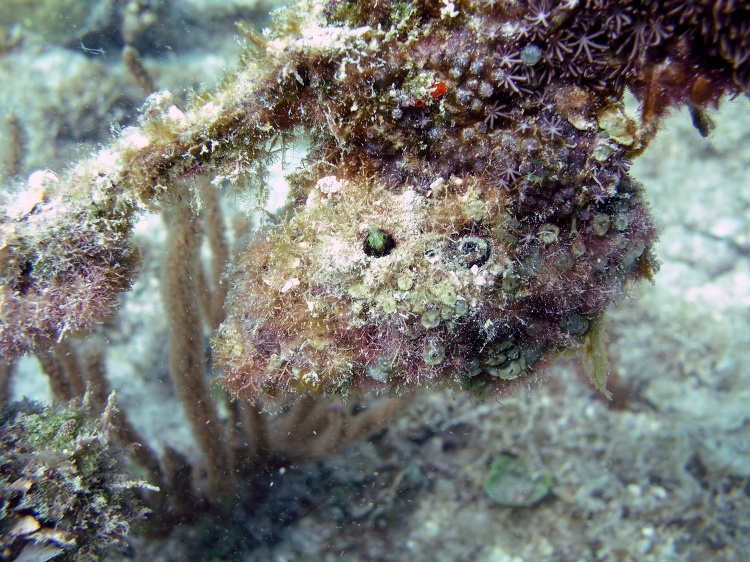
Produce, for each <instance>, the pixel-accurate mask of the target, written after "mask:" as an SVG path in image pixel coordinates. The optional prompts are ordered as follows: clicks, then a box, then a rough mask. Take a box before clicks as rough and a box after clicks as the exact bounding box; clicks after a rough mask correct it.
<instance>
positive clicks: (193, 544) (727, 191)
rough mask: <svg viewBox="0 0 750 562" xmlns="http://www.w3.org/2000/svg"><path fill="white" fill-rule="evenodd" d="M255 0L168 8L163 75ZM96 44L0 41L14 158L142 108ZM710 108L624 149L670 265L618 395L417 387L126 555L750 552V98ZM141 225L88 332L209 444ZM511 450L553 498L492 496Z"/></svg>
mask: <svg viewBox="0 0 750 562" xmlns="http://www.w3.org/2000/svg"><path fill="white" fill-rule="evenodd" d="M230 4H231V6H232V7H231V9H230V8H228V6H229V5H230ZM249 5H250V3H249V2H248V3H246V2H240V1H235V2H232V3H228V2H227V3H221V2H202V1H200V0H190V2H182V3H180V2H175V3H174V4H173V6H172V8H169V9H166V11H165V12H164V13H162V14H160V16H159V17H160V18H162V19H161V20H160V21H159V22H158V23H157V25H156V26H155V27H154V28H152V29H151V30H150V31H149V32H148V33H149V34H150V35H149V36H148V37H147V39H148V40H147V41H144V45H146V48H144V56H145V60H146V66H147V67H148V69H149V71H150V72H151V74H152V75H153V77H154V80H155V82H156V85H157V87H158V88H169V89H170V90H172V91H173V92H175V95H176V97H178V98H179V97H181V94H180V92H183V91H184V89H185V88H193V87H198V86H199V85H200V84H202V83H206V84H211V83H213V81H214V80H215V79H216V77H217V76H219V75H220V73H221V68H222V67H223V65H224V64H225V63H230V64H232V63H233V60H234V59H235V57H236V55H237V52H238V51H239V47H238V45H237V41H236V40H235V38H234V32H233V26H232V21H233V19H238V18H245V19H252V18H255V17H257V16H258V14H259V13H262V12H263V10H264V9H265V8H263V7H261V8H260V9H259V11H258V12H255V11H253V10H252V9H250V8H248V7H247V6H249ZM235 8H236V9H235ZM170 10H171V11H170ZM196 15H197V17H196ZM180 17H184V19H180ZM182 25H184V26H185V28H186V30H187V32H186V33H185V34H184V35H183V34H179V33H177V34H175V32H174V30H175V29H179V28H180V26H182ZM159 33H162V35H163V37H162V39H155V37H158V36H159ZM105 51H107V52H104V53H92V52H89V53H88V54H86V53H84V52H83V51H82V49H81V45H79V44H76V43H75V42H73V43H69V44H68V46H63V45H60V44H46V45H45V44H41V43H40V42H39V41H38V40H37V39H35V38H34V37H33V33H32V34H28V35H25V36H24V38H23V41H22V42H21V43H20V45H18V46H16V47H13V48H11V49H9V50H7V52H5V53H4V54H0V113H1V114H2V115H0V117H2V118H5V117H6V115H9V114H12V115H13V116H14V119H15V123H17V124H18V125H17V126H16V125H13V126H9V122H8V121H7V120H6V121H5V123H4V124H3V125H1V126H0V132H1V133H2V137H0V141H1V142H0V150H2V151H3V152H2V154H3V161H4V162H5V163H6V165H7V162H8V161H9V160H8V158H9V156H8V154H9V151H10V150H13V142H15V141H14V139H18V138H22V139H23V146H24V149H23V151H22V154H23V159H22V162H21V164H20V167H19V169H18V171H19V173H21V174H28V173H29V172H31V171H33V170H35V169H39V168H50V169H62V167H63V166H64V164H65V162H69V161H72V160H75V159H76V158H78V157H81V156H82V155H85V154H87V153H88V152H90V151H91V150H93V149H95V148H96V147H97V145H98V143H104V142H106V140H107V138H109V135H110V133H109V129H110V125H111V124H112V123H113V122H114V121H117V122H119V123H120V124H123V125H124V124H127V123H129V122H132V120H133V119H134V117H135V115H136V114H135V108H137V107H138V105H139V104H140V103H141V100H142V95H141V93H140V91H139V89H138V87H137V86H136V85H135V83H134V82H133V80H132V78H131V77H130V76H129V75H128V73H127V72H126V71H125V70H124V69H123V67H122V65H121V63H120V60H119V57H118V54H117V51H116V49H115V50H114V52H113V51H112V50H111V49H110V50H108V49H105ZM712 116H713V117H714V119H715V121H716V123H717V125H718V126H717V129H716V131H715V133H714V134H713V135H712V136H711V137H710V138H709V139H703V138H701V137H700V136H699V134H698V132H697V131H696V130H695V129H694V128H693V127H692V125H691V122H690V118H689V116H688V114H687V112H686V111H680V112H678V113H675V114H674V115H673V116H671V117H670V118H669V119H668V120H667V121H666V122H665V124H664V127H663V130H662V131H661V133H660V135H659V136H658V138H657V140H656V141H655V142H654V143H653V144H652V146H650V147H649V149H648V150H647V152H646V154H645V155H644V156H642V157H641V158H639V159H638V160H637V161H636V163H635V164H634V166H633V168H632V176H634V177H635V178H636V179H638V180H640V181H642V182H643V183H644V184H645V185H646V187H647V192H648V199H650V201H651V202H652V205H653V211H654V215H655V216H656V217H657V219H658V222H659V223H660V224H661V225H662V227H663V233H662V235H661V240H660V242H659V244H658V247H657V254H658V256H659V258H660V260H661V261H662V266H661V271H660V272H659V274H658V275H657V276H656V281H655V284H654V285H648V284H646V285H643V286H639V287H637V288H636V289H635V290H633V291H632V295H631V296H630V297H629V298H627V299H626V300H624V301H623V302H621V303H619V304H618V305H617V306H615V307H613V308H612V309H611V311H610V313H609V323H608V333H609V335H610V350H611V355H612V360H613V366H614V369H615V370H616V371H617V373H618V375H619V380H618V381H616V383H617V384H616V388H614V390H615V394H616V403H615V405H610V404H607V403H606V401H604V400H602V399H601V397H600V396H598V395H597V393H596V391H595V390H594V389H593V388H592V387H591V386H590V385H589V384H588V382H587V381H585V380H584V379H583V378H582V377H581V376H580V375H579V373H578V369H577V368H576V366H575V363H572V362H571V363H561V364H558V365H557V366H556V367H554V368H553V369H552V371H551V373H550V380H549V381H547V382H546V384H544V385H542V386H541V387H540V388H536V387H534V388H532V389H530V391H529V392H526V393H522V394H520V395H518V396H516V397H515V398H512V399H508V400H504V401H503V402H501V403H498V402H495V401H489V402H484V403H482V402H479V403H477V402H476V401H471V400H469V399H468V398H467V397H465V396H453V395H450V394H445V393H440V392H427V391H425V392H422V393H420V394H419V395H418V396H417V397H415V398H414V399H413V400H412V401H411V402H410V403H405V404H404V406H403V413H402V414H401V415H400V416H399V417H398V418H397V419H396V420H395V421H393V422H392V423H391V424H390V425H388V426H387V427H386V428H385V429H383V430H382V431H380V432H379V433H378V434H377V435H376V438H371V439H369V440H366V441H357V442H353V443H351V444H350V445H349V446H348V448H346V450H345V452H343V453H341V454H339V455H337V456H333V457H329V458H324V459H321V460H320V461H317V462H296V461H289V462H288V463H286V464H283V463H282V465H280V466H273V467H267V468H266V469H263V470H261V471H260V472H259V474H258V475H257V479H258V481H260V482H262V485H263V488H264V490H265V491H266V493H265V494H264V495H263V497H262V498H261V499H260V500H259V501H257V502H254V503H253V505H252V506H251V507H249V508H246V509H244V511H243V510H240V509H239V507H238V508H237V511H236V513H235V514H234V517H233V521H225V522H218V523H217V522H211V524H210V525H208V524H205V523H204V524H201V523H197V524H194V525H183V526H182V527H181V528H179V529H177V530H176V531H175V532H174V533H173V534H172V536H171V537H169V538H166V539H158V540H156V539H150V540H145V539H143V538H139V537H138V536H134V537H133V540H132V543H131V545H130V548H129V550H128V552H127V553H126V554H125V555H123V559H125V558H131V559H135V560H154V561H157V560H164V561H167V560H169V561H184V560H248V561H250V560H258V561H269V562H270V561H279V562H281V561H292V560H383V561H386V560H389V561H390V560H414V561H431V562H440V561H453V560H455V561H486V562H490V561H491V562H510V561H513V562H522V561H540V560H550V561H566V562H567V561H571V562H573V561H578V560H581V561H583V560H586V561H588V560H591V561H594V560H654V561H670V560H689V561H696V562H697V561H707V560H717V561H723V560H727V561H730V560H735V561H741V560H750V429H748V427H747V426H748V425H750V408H748V404H750V310H749V307H750V102H748V100H747V99H738V100H735V101H731V102H726V103H725V104H723V107H722V108H721V110H720V111H719V112H714V113H712ZM13 127H16V128H15V131H16V136H14V133H13V131H11V129H12V128H13ZM18 131H20V134H21V135H22V137H18V136H17V134H18ZM137 233H138V234H137V236H138V241H139V244H141V246H142V248H143V253H144V267H143V271H142V274H141V277H140V280H139V282H138V284H137V286H136V287H135V289H134V290H133V291H132V293H131V294H129V295H127V296H125V297H124V298H123V307H122V310H121V312H120V313H119V316H118V319H117V320H116V321H115V322H113V323H111V324H108V325H107V326H105V327H103V328H102V329H101V330H99V332H98V334H97V335H96V337H99V338H102V339H106V340H107V341H108V351H107V353H108V355H107V362H108V370H109V375H110V378H111V380H112V383H113V386H114V387H116V388H117V389H118V390H119V400H120V403H121V404H122V406H123V408H124V409H125V410H126V411H127V412H128V415H129V417H130V419H131V420H132V421H133V423H134V424H135V425H136V426H137V428H138V429H139V430H140V431H141V432H142V433H143V434H144V435H146V436H147V438H148V439H149V440H150V441H151V444H152V445H153V446H154V447H156V448H157V449H158V450H161V448H162V446H163V445H164V444H169V445H171V446H173V447H175V448H177V449H179V450H180V451H182V452H183V453H185V454H186V455H187V456H188V457H189V458H190V459H191V460H192V461H193V462H194V463H198V464H199V463H200V455H199V453H198V452H197V450H196V447H195V444H194V443H193V441H192V438H191V436H190V432H189V428H188V425H187V422H186V419H185V415H184V414H183V412H182V409H181V407H180V405H179V404H178V402H177V400H176V398H175V397H174V393H173V391H172V389H171V386H170V383H169V379H168V375H167V372H166V367H165V365H166V356H165V354H166V352H165V347H166V345H165V339H166V333H167V330H168V326H167V323H166V320H165V319H164V316H163V313H162V312H161V308H160V307H161V304H160V300H159V298H160V281H159V275H158V273H159V261H160V260H159V256H160V252H161V246H162V242H163V236H164V233H163V228H162V226H161V222H160V219H159V218H158V217H146V218H145V219H144V221H143V222H142V223H141V224H140V225H139V227H138V229H137ZM13 384H14V387H13V388H14V394H15V395H16V397H21V396H22V395H30V396H32V397H35V398H39V399H47V400H48V399H49V389H48V386H47V383H46V381H45V379H44V378H43V377H42V376H41V375H40V374H39V370H38V367H37V365H36V362H35V360H33V359H29V358H27V359H24V360H22V361H21V363H20V364H19V366H18V372H17V376H16V378H15V380H14V381H13ZM502 453H512V454H515V455H519V456H521V457H522V458H525V459H526V460H527V462H528V463H529V466H531V467H532V469H533V470H534V471H535V472H536V473H541V472H544V471H546V472H548V473H549V474H550V475H551V478H552V486H551V492H550V494H549V495H548V496H547V498H546V499H545V500H544V501H542V502H541V503H539V504H537V505H535V506H533V507H519V508H510V507H504V506H501V505H498V504H497V503H495V502H493V501H492V500H491V499H490V498H489V497H488V496H487V494H486V493H485V491H484V488H483V480H484V478H485V475H486V473H487V470H488V466H489V464H490V462H491V461H492V460H493V459H494V458H495V457H497V456H498V455H500V454H502ZM201 548H205V550H203V551H201V550H200V549H201Z"/></svg>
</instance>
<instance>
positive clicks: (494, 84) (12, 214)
mask: <svg viewBox="0 0 750 562" xmlns="http://www.w3.org/2000/svg"><path fill="white" fill-rule="evenodd" d="M749 16H750V5H748V3H747V2H726V3H718V4H717V3H712V2H707V1H695V2H682V1H680V0H665V1H660V2H651V3H643V4H641V3H632V2H624V1H617V0H587V1H578V0H568V1H565V2H559V3H558V2H549V1H547V0H529V1H523V2H494V1H493V2H479V1H457V2H450V1H448V0H444V1H443V2H440V3H428V2H403V1H398V2H382V3H378V4H377V5H375V6H373V5H372V4H371V3H367V2H354V1H352V2H322V1H318V2H303V3H302V4H301V5H300V6H297V7H295V8H289V9H284V10H280V11H278V12H277V13H276V15H275V23H274V25H273V26H272V27H271V28H270V30H268V31H267V33H266V34H265V36H263V37H260V36H257V35H256V34H254V33H252V32H250V31H247V30H245V35H246V39H247V41H248V45H249V46H248V50H247V52H246V54H245V55H244V57H243V59H242V61H241V63H240V66H239V68H238V70H237V72H236V73H234V74H231V75H230V76H228V77H227V78H226V80H225V81H224V83H223V84H221V85H220V87H219V88H218V89H217V90H216V91H215V92H212V93H204V94H200V95H197V96H195V98H194V99H193V100H192V101H191V102H190V103H189V105H188V107H187V108H186V109H185V110H181V109H179V108H177V107H176V106H175V105H174V103H173V102H172V98H171V95H170V94H169V93H168V92H158V93H155V94H153V95H152V96H150V97H149V99H148V101H147V103H146V105H145V106H144V109H143V113H142V116H141V120H140V124H139V125H138V126H137V127H131V128H127V129H125V130H124V131H122V133H121V134H120V136H119V137H118V138H117V139H116V140H115V141H114V142H113V143H112V145H110V146H109V147H107V148H105V149H103V150H102V151H100V152H99V154H97V155H95V156H93V157H92V158H90V159H88V160H85V161H83V162H80V163H79V164H77V165H76V166H74V167H73V168H71V170H70V171H68V172H67V173H66V174H65V175H64V176H62V177H60V178H58V177H57V176H55V175H53V174H51V173H49V172H40V173H37V174H34V175H33V176H32V177H31V178H30V180H29V182H28V183H27V184H25V185H20V186H18V188H17V190H16V192H15V194H14V195H10V196H8V195H6V196H4V200H3V214H2V216H1V217H0V233H1V234H2V239H1V241H0V255H1V256H2V258H3V261H2V266H0V291H1V293H0V350H1V351H2V354H3V355H4V356H5V357H6V358H11V359H12V358H14V357H17V356H19V355H20V354H23V353H26V352H29V351H34V350H41V349H43V348H45V347H48V346H49V345H51V344H53V343H55V342H56V341H59V340H60V339H61V338H62V337H63V336H65V335H67V334H69V333H78V332H85V331H87V330H90V329H91V327H92V326H93V325H94V323H95V322H98V321H101V320H102V319H103V318H105V317H106V315H107V313H108V312H110V311H111V310H112V308H113V306H114V302H115V297H116V295H117V293H118V292H121V291H124V290H127V289H128V288H129V287H130V285H131V283H132V280H133V277H134V275H135V270H136V267H137V263H138V257H137V256H138V254H137V250H136V249H135V248H134V246H133V244H132V241H131V230H132V225H133V222H134V221H135V219H136V218H137V216H138V213H139V211H140V210H142V209H149V208H154V207H157V206H159V204H160V202H161V201H165V202H168V204H173V203H169V202H174V201H177V200H183V201H187V202H188V203H186V205H189V206H190V208H191V209H192V212H196V213H197V212H198V211H199V210H200V208H201V205H202V198H201V192H200V189H198V188H197V187H196V188H191V187H190V186H189V185H190V183H189V180H191V179H196V180H197V181H196V185H200V184H201V183H202V181H203V179H202V178H204V177H206V176H207V175H208V176H210V177H212V178H213V184H214V185H215V186H217V187H219V186H222V185H229V186H231V188H232V189H234V190H235V191H236V192H237V193H239V194H241V195H240V197H242V196H248V194H249V197H250V198H252V199H254V201H256V202H257V203H262V202H263V201H264V198H265V195H266V193H265V191H266V189H265V185H264V177H265V166H266V165H267V163H268V162H270V161H271V160H272V159H273V158H274V157H275V155H276V154H277V153H278V147H281V150H283V149H284V148H285V147H286V146H288V145H289V143H290V142H292V141H293V140H294V139H304V140H306V141H307V142H309V144H310V150H309V152H308V156H307V159H306V162H305V164H304V166H303V167H302V168H301V169H299V170H298V171H296V172H295V173H294V174H292V175H291V176H289V178H288V179H289V182H290V185H291V193H290V197H289V202H288V204H287V206H286V208H285V210H284V213H282V214H281V216H280V217H279V219H280V223H279V224H278V225H277V226H274V227H271V228H268V229H266V230H265V231H263V232H259V233H257V234H256V235H255V236H254V238H252V239H251V240H249V241H248V242H247V243H246V245H245V248H244V249H243V251H242V253H241V255H240V256H239V257H238V258H237V259H236V260H235V265H234V266H232V268H231V271H230V274H229V284H230V287H231V288H230V292H229V297H228V304H227V317H226V319H225V320H224V322H223V324H222V326H221V328H220V330H219V332H218V335H217V336H216V338H215V340H214V342H213V344H214V349H215V356H216V361H217V363H218V365H220V366H221V367H222V368H223V369H224V372H225V376H224V379H223V380H224V384H225V386H226V387H227V388H228V389H229V390H230V391H231V392H232V393H233V394H234V395H236V396H239V397H241V398H247V399H252V400H254V399H259V398H262V399H276V398H283V397H284V396H285V395H286V394H287V393H289V392H297V393H300V392H309V393H311V394H314V395H315V394H319V393H324V392H325V393H329V392H336V393H342V394H346V393H348V392H349V391H351V390H355V391H362V390H369V389H377V390H394V391H402V390H404V389H406V388H409V387H412V386H414V385H428V384H429V385H432V384H439V385H442V386H451V387H458V388H466V389H471V390H474V391H476V392H481V393H485V392H493V393H496V394H502V393H504V392H506V391H507V390H508V389H512V388H513V387H514V386H516V385H518V384H522V383H524V384H525V381H527V380H528V379H529V378H531V377H533V376H535V375H537V374H538V373H540V372H541V371H542V369H543V368H544V366H545V365H547V364H548V363H549V362H551V361H553V360H554V359H555V358H556V357H557V356H559V355H560V353H561V352H563V351H564V350H566V349H572V348H581V347H582V348H583V349H584V350H585V352H586V354H587V355H588V357H589V361H588V363H589V364H590V365H591V369H590V374H591V376H592V379H593V381H594V383H595V385H596V386H597V387H598V388H600V389H601V390H603V391H604V384H605V382H606V361H605V360H604V353H603V351H602V349H601V346H602V345H603V343H602V342H603V339H602V333H601V330H602V328H601V326H602V315H603V313H604V311H605V310H606V308H607V306H608V304H609V303H611V302H612V301H613V300H616V299H617V298H619V297H621V296H622V295H623V294H624V293H625V290H626V288H627V286H628V285H629V284H632V283H633V282H637V281H639V280H641V279H648V278H650V277H651V275H652V273H653V271H654V269H655V264H656V262H655V258H654V256H653V254H652V246H653V243H654V240H655V237H656V234H657V229H656V228H655V226H654V224H653V221H652V219H651V217H650V215H649V212H648V208H647V204H646V202H645V201H644V197H643V190H642V187H641V186H640V185H639V184H638V183H637V182H635V181H634V180H633V179H632V178H630V176H629V175H628V168H629V166H630V164H631V159H632V158H633V157H635V156H637V155H638V154H640V153H641V152H642V151H643V150H644V149H645V148H646V146H647V145H648V143H649V141H650V140H651V139H652V137H653V135H654V134H655V132H656V130H657V128H658V125H659V120H660V118H661V117H662V116H663V115H664V114H665V113H666V112H667V111H668V109H669V108H671V107H675V106H677V105H680V104H687V105H689V106H690V107H691V108H692V111H693V115H694V119H695V122H696V125H697V126H698V127H699V129H700V131H701V132H702V133H706V132H708V129H709V128H710V127H709V125H708V124H707V123H709V121H708V120H707V118H706V117H705V113H704V112H703V110H704V109H705V108H706V107H709V106H712V105H716V104H718V102H719V100H720V99H721V97H722V96H724V95H725V94H738V93H745V94H748V93H749V92H750V75H749V74H748V65H747V60H748V58H749V57H750V32H749V30H748V26H747V21H750V17H749ZM626 91H630V92H632V94H633V95H634V96H635V98H636V100H637V101H638V103H639V106H640V116H639V119H637V120H636V119H633V118H631V117H629V116H628V115H627V114H626V112H625V110H624V102H623V99H624V96H625V93H626ZM186 180H188V181H186ZM182 192H186V193H185V194H182Z"/></svg>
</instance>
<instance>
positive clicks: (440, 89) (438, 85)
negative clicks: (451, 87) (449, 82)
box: [430, 80, 448, 100]
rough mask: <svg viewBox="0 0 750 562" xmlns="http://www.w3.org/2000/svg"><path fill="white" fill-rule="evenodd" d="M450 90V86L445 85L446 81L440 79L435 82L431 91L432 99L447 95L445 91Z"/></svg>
mask: <svg viewBox="0 0 750 562" xmlns="http://www.w3.org/2000/svg"><path fill="white" fill-rule="evenodd" d="M447 91H448V86H446V85H445V82H443V81H442V80H441V81H438V82H435V83H434V84H433V85H432V92H430V96H432V99H434V100H436V99H439V98H441V97H443V96H444V95H445V92H447Z"/></svg>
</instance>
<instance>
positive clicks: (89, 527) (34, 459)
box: [0, 394, 153, 561]
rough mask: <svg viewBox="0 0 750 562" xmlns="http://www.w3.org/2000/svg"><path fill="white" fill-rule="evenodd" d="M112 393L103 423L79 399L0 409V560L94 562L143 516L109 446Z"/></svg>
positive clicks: (138, 484) (134, 484)
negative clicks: (60, 557) (59, 403)
mask: <svg viewBox="0 0 750 562" xmlns="http://www.w3.org/2000/svg"><path fill="white" fill-rule="evenodd" d="M115 411H116V409H115V405H114V394H112V396H110V399H109V402H108V404H107V408H106V410H105V411H104V413H102V414H101V416H100V417H98V418H97V417H96V416H95V415H93V413H92V411H91V408H90V406H89V404H88V403H87V401H86V400H85V399H84V401H83V403H80V402H79V403H76V402H75V401H74V402H71V404H70V405H69V406H62V405H54V406H43V405H41V404H39V403H36V402H28V401H26V402H19V403H14V404H8V405H6V406H4V407H3V408H2V410H0V558H2V559H3V560H15V559H16V558H17V557H21V558H22V559H24V560H48V559H51V558H53V557H57V556H58V555H61V554H63V555H64V557H65V560H76V561H77V560H81V561H83V560H96V559H99V558H100V557H101V556H102V555H104V554H106V553H111V552H113V551H114V550H116V549H117V548H118V547H122V546H123V541H124V539H125V537H126V536H127V535H128V532H129V530H130V526H131V525H132V524H133V523H135V522H137V521H138V520H140V519H142V518H143V517H144V516H145V515H146V513H147V512H148V510H147V509H145V508H144V507H143V506H141V504H140V502H139V501H138V500H137V499H136V497H135V495H134V489H136V488H146V489H153V488H152V487H150V486H148V485H147V484H146V483H145V482H144V481H142V480H140V479H137V478H133V477H132V476H130V475H129V474H128V473H127V470H126V468H125V460H124V456H123V453H122V451H121V450H120V449H119V448H118V447H117V446H116V445H115V444H114V443H112V441H111V436H110V431H111V430H112V427H111V423H112V422H111V418H112V415H113V413H114V412H115Z"/></svg>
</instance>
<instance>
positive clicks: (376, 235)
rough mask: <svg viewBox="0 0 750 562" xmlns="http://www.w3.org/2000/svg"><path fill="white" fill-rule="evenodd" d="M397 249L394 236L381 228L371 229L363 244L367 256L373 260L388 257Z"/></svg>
mask: <svg viewBox="0 0 750 562" xmlns="http://www.w3.org/2000/svg"><path fill="white" fill-rule="evenodd" d="M395 247H396V241H395V240H394V239H393V236H391V235H390V234H388V233H387V232H386V231H385V230H382V229H380V228H371V229H370V232H369V233H368V234H367V236H366V237H365V240H364V244H363V249H364V251H365V254H367V255H368V256H370V257H373V258H382V257H383V256H387V255H388V254H390V253H391V252H392V251H393V249H394V248H395Z"/></svg>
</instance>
